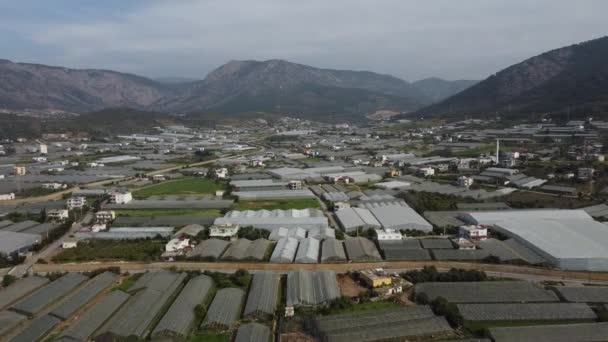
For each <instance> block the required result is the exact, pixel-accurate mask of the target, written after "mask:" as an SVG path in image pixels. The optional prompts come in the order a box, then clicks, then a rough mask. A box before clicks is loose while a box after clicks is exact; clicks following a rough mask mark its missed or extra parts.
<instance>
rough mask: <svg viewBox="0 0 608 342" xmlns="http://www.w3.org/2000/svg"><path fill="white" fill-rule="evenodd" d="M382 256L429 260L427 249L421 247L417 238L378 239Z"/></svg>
mask: <svg viewBox="0 0 608 342" xmlns="http://www.w3.org/2000/svg"><path fill="white" fill-rule="evenodd" d="M380 248H381V249H382V251H383V252H384V258H385V259H386V260H389V261H394V260H431V255H430V254H429V252H428V250H426V249H422V247H421V246H420V242H419V240H418V239H409V240H399V241H380Z"/></svg>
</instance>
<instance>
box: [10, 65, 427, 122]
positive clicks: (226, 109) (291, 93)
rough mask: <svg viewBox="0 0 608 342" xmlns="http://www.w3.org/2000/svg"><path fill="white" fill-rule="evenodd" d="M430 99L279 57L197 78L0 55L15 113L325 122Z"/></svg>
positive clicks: (400, 83)
mask: <svg viewBox="0 0 608 342" xmlns="http://www.w3.org/2000/svg"><path fill="white" fill-rule="evenodd" d="M431 102H432V101H431V100H430V99H429V97H428V96H427V95H425V93H424V91H422V90H420V89H418V88H417V87H414V86H413V85H412V84H410V83H408V82H406V81H404V80H401V79H399V78H396V77H393V76H390V75H381V74H376V73H373V72H368V71H350V70H333V69H319V68H314V67H310V66H306V65H302V64H296V63H290V62H287V61H283V60H269V61H262V62H260V61H232V62H229V63H227V64H224V65H222V66H220V67H219V68H217V69H216V70H214V71H212V72H210V73H209V74H208V75H207V77H205V79H203V80H199V81H192V80H176V79H175V78H171V79H169V80H167V79H163V80H161V81H158V80H151V79H148V78H144V77H140V76H136V75H132V74H125V73H119V72H115V71H109V70H76V69H68V68H61V67H52V66H45V65H38V64H28V63H13V62H10V61H6V60H2V61H0V109H9V110H15V111H18V110H26V109H35V110H50V109H53V110H64V111H72V112H76V113H84V112H93V111H99V110H102V109H105V108H133V109H136V110H140V111H160V112H167V113H175V112H178V113H191V114H193V115H199V116H204V115H205V114H208V113H215V114H223V115H231V114H242V113H251V112H266V113H275V114H284V113H287V114H289V115H300V116H302V117H307V118H314V119H326V120H327V119H351V118H352V119H357V118H363V117H364V115H366V114H370V113H375V112H377V111H386V112H396V113H399V112H409V111H412V110H416V109H419V108H421V107H422V106H424V105H427V104H430V103H431Z"/></svg>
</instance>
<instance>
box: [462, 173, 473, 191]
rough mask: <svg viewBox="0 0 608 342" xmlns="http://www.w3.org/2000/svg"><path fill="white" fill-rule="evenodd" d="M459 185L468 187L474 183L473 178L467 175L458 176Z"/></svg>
mask: <svg viewBox="0 0 608 342" xmlns="http://www.w3.org/2000/svg"><path fill="white" fill-rule="evenodd" d="M458 185H459V186H463V187H467V188H468V187H470V186H471V185H473V178H471V177H467V176H460V177H458Z"/></svg>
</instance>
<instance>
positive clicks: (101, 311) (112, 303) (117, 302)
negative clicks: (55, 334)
mask: <svg viewBox="0 0 608 342" xmlns="http://www.w3.org/2000/svg"><path fill="white" fill-rule="evenodd" d="M129 298H130V297H129V295H128V294H127V293H125V292H122V291H112V292H111V293H109V294H108V295H107V296H105V297H104V298H103V299H101V300H100V301H99V302H97V303H96V304H95V305H93V306H92V307H91V308H90V309H89V310H88V311H87V312H85V313H84V314H83V315H81V316H80V317H79V318H78V320H77V321H76V322H75V323H74V324H72V325H70V327H68V328H67V329H66V330H65V331H64V332H63V333H62V335H61V336H62V337H66V338H70V339H73V340H76V341H86V340H88V338H89V337H91V335H93V333H94V332H95V331H96V330H97V329H99V328H100V327H101V326H102V325H103V324H104V323H105V322H107V321H108V319H110V317H111V316H112V315H113V314H114V313H115V312H116V311H118V309H119V308H120V307H121V306H122V305H123V304H124V303H125V302H126V301H127V300H128V299H129Z"/></svg>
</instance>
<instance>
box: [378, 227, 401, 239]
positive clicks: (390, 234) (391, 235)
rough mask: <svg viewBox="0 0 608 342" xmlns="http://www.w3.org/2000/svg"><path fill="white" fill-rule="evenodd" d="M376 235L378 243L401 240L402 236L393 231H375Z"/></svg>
mask: <svg viewBox="0 0 608 342" xmlns="http://www.w3.org/2000/svg"><path fill="white" fill-rule="evenodd" d="M376 235H378V241H387V240H401V239H403V235H401V233H400V232H399V231H398V230H395V229H376Z"/></svg>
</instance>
